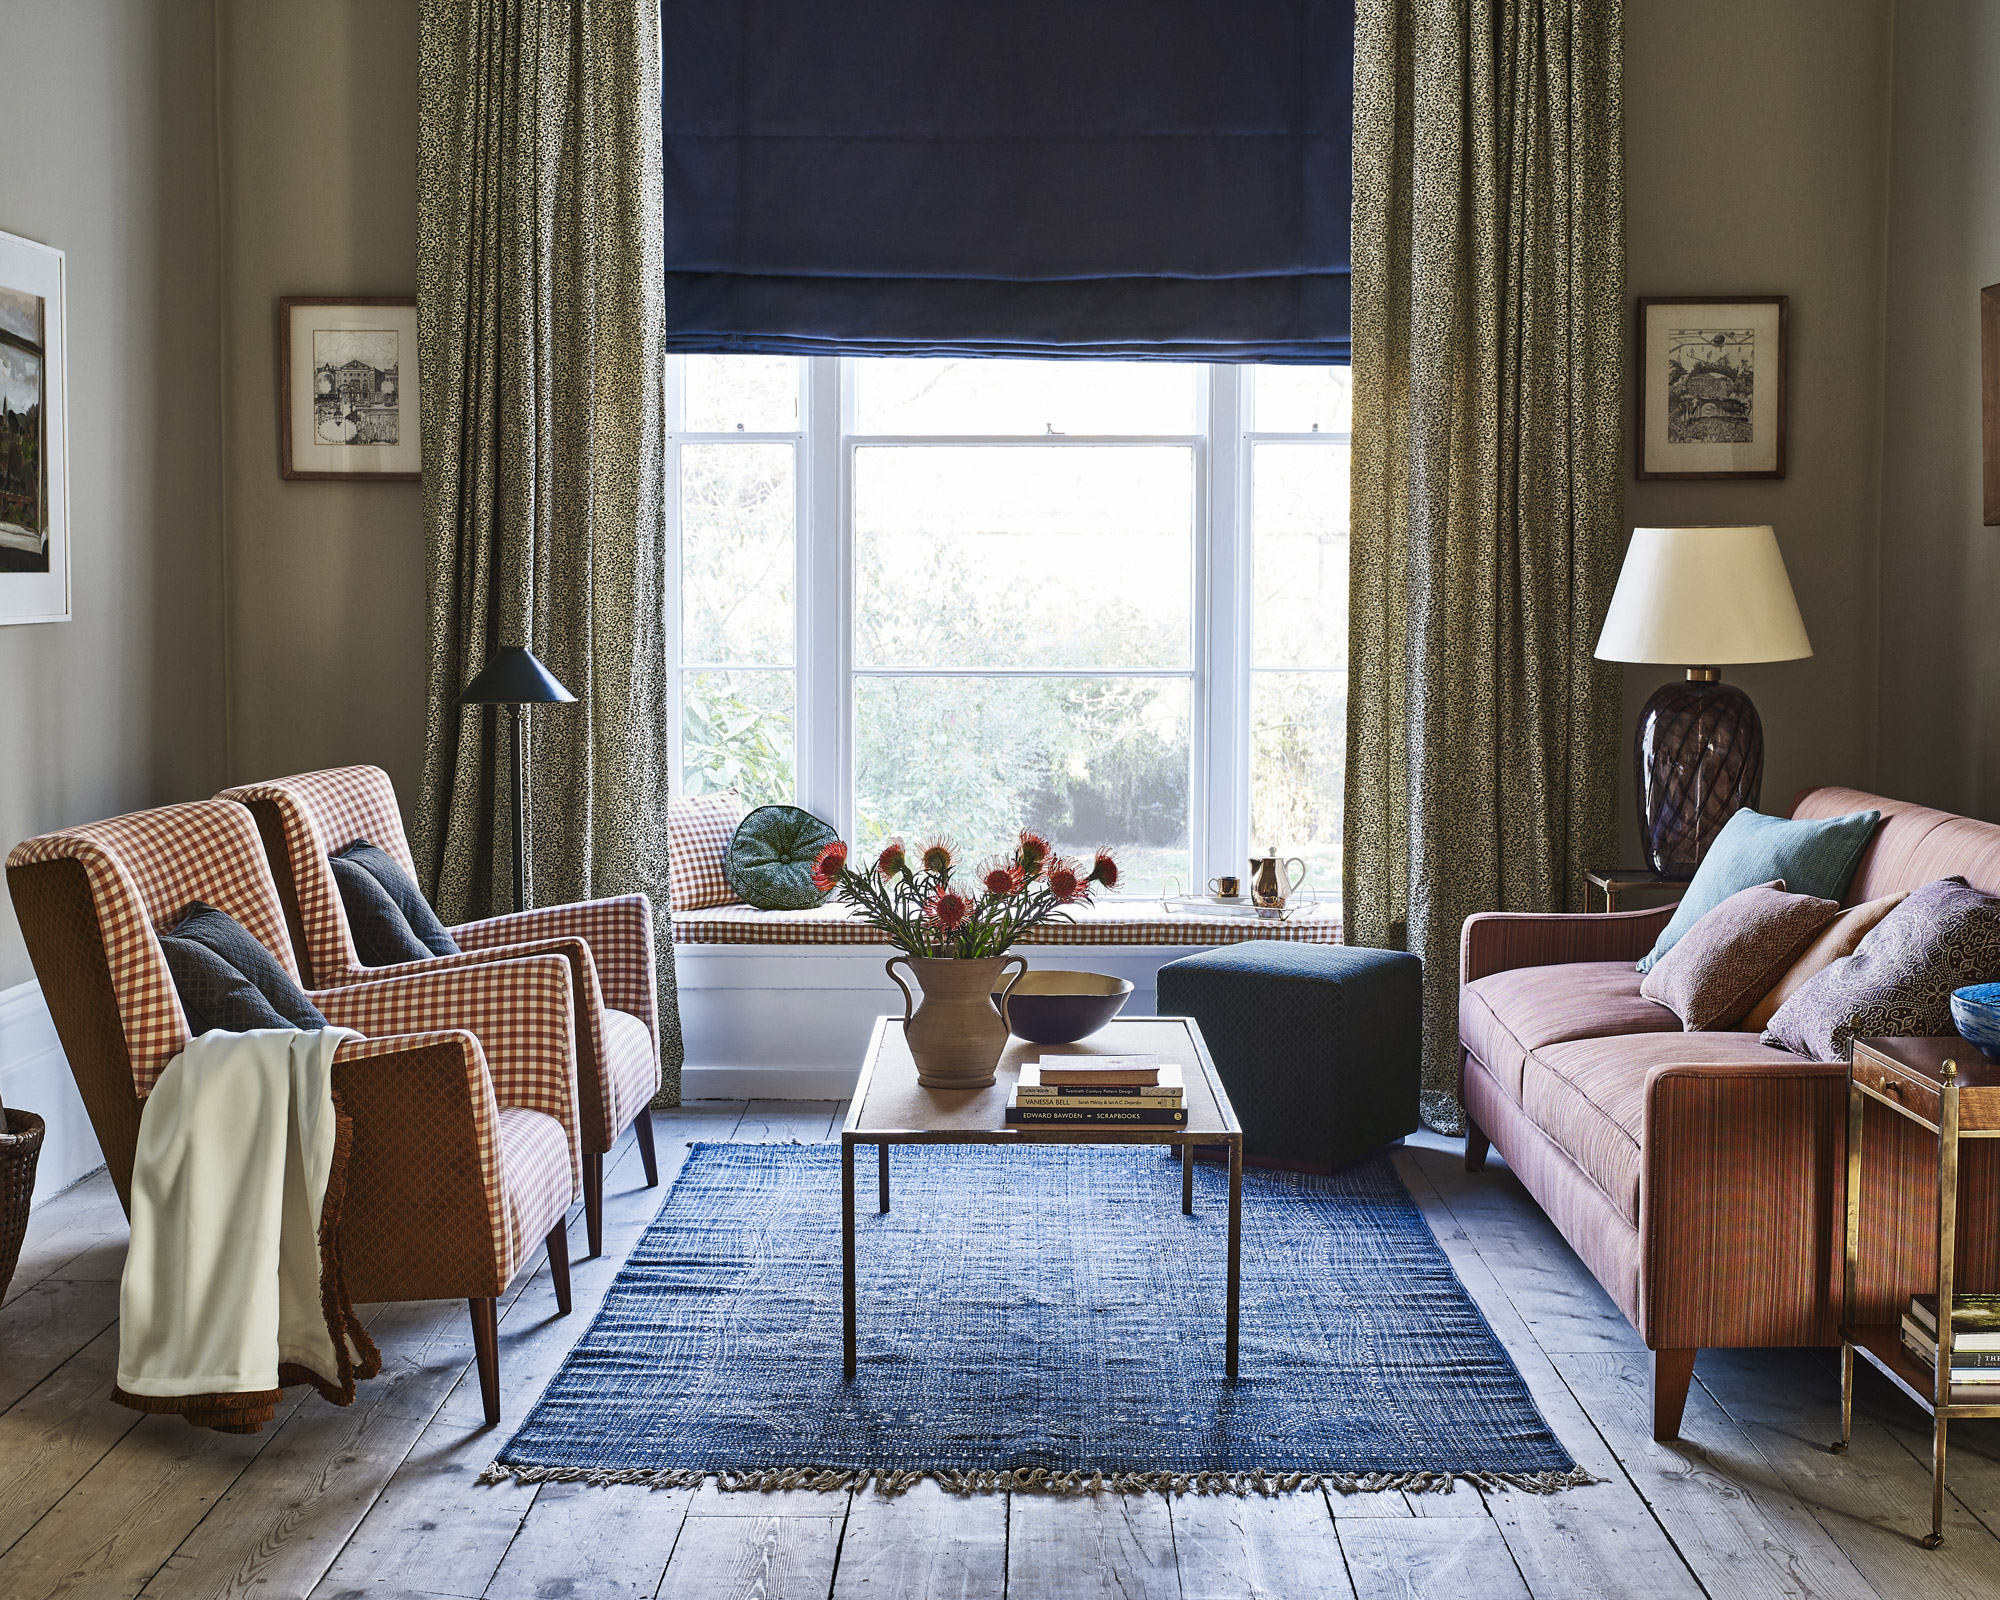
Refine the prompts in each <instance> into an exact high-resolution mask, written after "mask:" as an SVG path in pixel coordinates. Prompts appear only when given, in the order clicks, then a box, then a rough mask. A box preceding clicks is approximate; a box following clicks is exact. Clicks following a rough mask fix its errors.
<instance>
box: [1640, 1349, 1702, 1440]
mask: <svg viewBox="0 0 2000 1600" xmlns="http://www.w3.org/2000/svg"><path fill="white" fill-rule="evenodd" d="M1651 1355H1652V1361H1651V1369H1652V1370H1651V1372H1650V1373H1649V1375H1648V1376H1649V1380H1650V1381H1649V1382H1648V1384H1647V1387H1648V1388H1649V1389H1650V1390H1651V1391H1652V1397H1653V1437H1654V1438H1655V1439H1657V1440H1659V1441H1660V1442H1661V1443H1662V1444H1665V1443H1667V1442H1669V1441H1670V1440H1674V1439H1678V1438H1679V1437H1680V1436H1681V1412H1682V1411H1684V1410H1686V1409H1687V1397H1688V1385H1689V1384H1690V1383H1691V1382H1693V1380H1694V1357H1695V1353H1694V1351H1692V1350H1655V1351H1653V1352H1651Z"/></svg>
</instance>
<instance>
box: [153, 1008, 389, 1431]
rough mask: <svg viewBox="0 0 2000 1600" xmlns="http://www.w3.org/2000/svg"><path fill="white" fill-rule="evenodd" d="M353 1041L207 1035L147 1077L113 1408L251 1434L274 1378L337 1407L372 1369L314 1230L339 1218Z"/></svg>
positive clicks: (335, 1034) (328, 1244)
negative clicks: (340, 1085)
mask: <svg viewBox="0 0 2000 1600" xmlns="http://www.w3.org/2000/svg"><path fill="white" fill-rule="evenodd" d="M355 1037H357V1035H355V1034H353V1033H351V1032H350V1031H348V1030H346V1029H343V1028H328V1029H326V1030H324V1031H323V1032H315V1033H302V1032H299V1031H297V1030H295V1029H290V1028H265V1029H258V1030H255V1031H253V1032H250V1033H223V1032H220V1031H217V1032H212V1033H205V1034H203V1035H202V1036H201V1037H200V1038H199V1039H196V1040H195V1041H194V1042H193V1043H192V1044H190V1045H189V1046H188V1047H187V1049H186V1050H184V1051H182V1052H181V1054H179V1055H178V1056H176V1057H174V1059H173V1060H172V1061H171V1062H169V1063H168V1064H167V1068H166V1070H165V1071H164V1072H163V1073H161V1074H160V1078H159V1081H158V1083H156V1084H155V1085H154V1087H153V1092H152V1094H151V1095H150V1096H149V1097H148V1098H147V1100H146V1103H145V1106H144V1108H143V1109H142V1110H141V1112H140V1116H139V1145H138V1151H137V1154H136V1155H135V1157H134V1159H133V1162H132V1244H131V1251H130V1253H129V1254H128V1255H127V1256H126V1259H125V1277H124V1281H123V1284H122V1285H121V1287H120V1290H119V1297H118V1314H119V1328H118V1388H117V1391H116V1392H115V1394H114V1398H115V1399H117V1400H119V1401H120V1402H121V1403H123V1404H125V1405H129V1406H133V1407H135V1408H136V1409H138V1410H141V1411H171V1412H178V1413H180V1414H181V1415H183V1416H185V1417H186V1418H187V1420H188V1421H189V1422H191V1423H194V1424H196V1425H197V1426H204V1427H213V1428H220V1429H223V1430H225V1431H229V1432H247V1433H254V1432H256V1431H257V1430H258V1429H259V1428H261V1427H262V1425H263V1423H264V1422H266V1421H268V1420H269V1419H270V1417H271V1415H272V1413H273V1411H274V1410H275V1408H276V1405H277V1402H278V1398H279V1389H280V1387H281V1385H283V1384H289V1383H301V1382H306V1383H311V1384H312V1385H313V1386H314V1387H315V1388H317V1389H318V1390H319V1391H320V1392H321V1393H322V1394H324V1395H326V1396H327V1398H328V1399H330V1400H333V1401H335V1402H336V1403H337V1404H342V1405H344V1404H347V1403H348V1402H349V1401H351V1400H352V1399H353V1396H354V1379H355V1378H356V1377H357V1376H359V1377H368V1376H372V1375H373V1373H374V1372H375V1371H377V1370H379V1368H380V1359H379V1357H377V1356H376V1354H375V1349H374V1346H373V1345H372V1344H371V1343H370V1342H369V1340H368V1336H367V1335H366V1333H364V1332H362V1331H361V1327H360V1324H359V1322H358V1321H357V1320H356V1319H355V1318H354V1316H353V1311H352V1308H351V1307H350V1306H349V1305H348V1303H347V1297H346V1291H345V1287H344V1286H343V1285H341V1284H340V1283H339V1282H338V1258H337V1255H336V1253H335V1252H334V1251H333V1249H332V1234H333V1228H332V1226H328V1227H327V1228H325V1229H324V1230H323V1229H322V1222H323V1221H329V1220H330V1222H331V1223H335V1224H337V1221H338V1200H339V1194H340V1190H341V1187H342V1186H343V1185H344V1181H345V1167H346V1141H345V1140H343V1139H341V1137H340V1127H339V1121H340V1119H339V1116H338V1112H337V1109H336V1107H335V1105H334V1099H333V1057H334V1052H335V1051H336V1050H337V1049H339V1047H340V1044H341V1042H342V1041H343V1040H345V1039H350V1038H355ZM330 1183H331V1184H332V1185H333V1188H334V1195H333V1204H332V1206H331V1207H329V1205H328V1189H329V1184H330ZM329 1211H331V1212H332V1216H331V1218H330V1219H329V1218H328V1216H327V1213H328V1212H329Z"/></svg>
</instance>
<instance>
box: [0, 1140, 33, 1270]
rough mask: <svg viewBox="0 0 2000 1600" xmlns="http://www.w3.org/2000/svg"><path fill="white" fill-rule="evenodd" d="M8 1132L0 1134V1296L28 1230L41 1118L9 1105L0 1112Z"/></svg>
mask: <svg viewBox="0 0 2000 1600" xmlns="http://www.w3.org/2000/svg"><path fill="white" fill-rule="evenodd" d="M0 1117H4V1118H5V1119H6V1128H7V1132H6V1134H4V1135H0V1295H5V1294H6V1292H7V1285H8V1284H9V1283H11V1282H12V1281H13V1279H14V1266H15V1263H16V1262H18V1261H19V1260H20V1259H21V1239H22V1237H23V1235H25V1234H26V1233H27V1231H28V1201H29V1199H30V1197H31V1196H32V1195H33V1194H34V1192H35V1163H36V1162H37V1161H38V1160H40V1159H41V1154H42V1134H43V1132H44V1127H43V1123H42V1119H41V1118H40V1117H38V1116H36V1115H35V1114H34V1112H32V1111H16V1110H15V1109H14V1108H13V1107H12V1106H8V1107H7V1108H6V1109H5V1110H4V1111H0Z"/></svg>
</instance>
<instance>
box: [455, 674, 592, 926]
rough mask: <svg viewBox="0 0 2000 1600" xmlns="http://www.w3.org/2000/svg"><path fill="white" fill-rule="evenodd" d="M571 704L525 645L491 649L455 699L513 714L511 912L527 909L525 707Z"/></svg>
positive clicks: (551, 676) (526, 745) (570, 698)
mask: <svg viewBox="0 0 2000 1600" xmlns="http://www.w3.org/2000/svg"><path fill="white" fill-rule="evenodd" d="M575 699H576V696H575V695H573V694H571V693H570V692H569V690H567V689H565V688H564V687H563V686H562V685H561V684H560V683H558V682H557V681H556V678H555V674H554V673H552V672H550V671H549V669H548V668H547V667H545V666H543V665H542V664H541V662H539V661H537V660H536V659H535V653H534V651H532V650H530V649H528V648H527V646H525V645H518V644H503V645H499V646H496V647H495V649H494V651H493V654H492V655H490V656H488V657H487V658H486V665H485V667H484V668H483V669H482V670H481V672H480V674H479V676H478V677H476V678H474V679H473V680H472V682H471V683H469V684H467V685H466V686H465V693H464V694H462V695H460V696H459V697H458V703H459V704H460V705H462V706H506V707H508V708H509V709H510V710H511V711H512V712H513V713H514V909H515V910H516V911H526V910H527V909H528V819H527V802H526V793H527V788H528V744H527V740H526V738H525V737H524V735H525V734H526V732H527V727H526V723H527V708H528V707H529V706H545V705H564V704H567V703H569V702H571V701H573V700H575Z"/></svg>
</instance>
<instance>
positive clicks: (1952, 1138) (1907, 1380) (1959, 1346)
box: [1833, 1036, 2000, 1550]
mask: <svg viewBox="0 0 2000 1600" xmlns="http://www.w3.org/2000/svg"><path fill="white" fill-rule="evenodd" d="M1871 1101H1872V1102H1873V1103H1874V1104H1876V1105H1879V1106H1882V1107H1885V1108H1887V1109H1888V1110H1889V1111H1891V1112H1893V1113H1894V1114H1895V1115H1897V1116H1899V1117H1903V1118H1905V1119H1907V1120H1909V1121H1911V1122H1914V1123H1916V1124H1917V1125H1918V1126H1919V1127H1921V1128H1923V1129H1925V1130H1926V1131H1927V1132H1929V1133H1930V1134H1931V1135H1932V1136H1933V1137H1934V1138H1935V1139H1936V1140H1937V1146H1938V1164H1937V1219H1938V1226H1937V1268H1936V1272H1937V1280H1936V1289H1935V1291H1934V1292H1933V1293H1931V1294H1924V1293H1917V1294H1915V1295H1912V1296H1911V1298H1910V1302H1909V1308H1908V1310H1907V1311H1905V1312H1904V1313H1903V1315H1902V1318H1901V1320H1900V1322H1895V1323H1858V1322H1856V1320H1855V1309H1856V1298H1857V1294H1856V1288H1857V1282H1858V1280H1859V1277H1860V1262H1859V1255H1860V1245H1861V1238H1862V1227H1861V1204H1862V1194H1861V1183H1862V1179H1861V1172H1862V1166H1861V1146H1862V1133H1863V1130H1864V1127H1865V1123H1866V1112H1867V1108H1868V1105H1869V1103H1870V1102H1871ZM1993 1138H2000V1065H1996V1064H1995V1063H1994V1062H1991V1061H1989V1060H1987V1059H1986V1058H1985V1057H1984V1056H1983V1055H1981V1054H1980V1053H1979V1050H1978V1048H1977V1046H1975V1045H1973V1044H1972V1043H1970V1042H1969V1041H1968V1040H1965V1039H1961V1038H1958V1037H1956V1036H1953V1037H1950V1038H1909V1039H1857V1040H1855V1041H1854V1059H1853V1061H1852V1063H1851V1064H1850V1065H1849V1067H1848V1069H1847V1214H1846V1218H1845V1224H1846V1226H1845V1246H1844V1249H1843V1252H1842V1255H1843V1268H1844V1270H1843V1274H1842V1301H1841V1306H1842V1316H1841V1328H1840V1338H1841V1347H1840V1442H1839V1443H1837V1444H1836V1445H1834V1447H1833V1448H1834V1449H1835V1450H1836V1451H1842V1450H1845V1449H1846V1448H1847V1445H1848V1441H1849V1439H1850V1438H1851V1437H1852V1434H1853V1422H1854V1363H1855V1358H1856V1357H1857V1356H1859V1357H1860V1358H1861V1359H1862V1360H1864V1361H1866V1362H1867V1363H1868V1364H1869V1365H1870V1366H1872V1367H1874V1368H1876V1369H1877V1370H1878V1371H1879V1372H1881V1373H1882V1375H1883V1376H1884V1377H1886V1378H1887V1379H1888V1380H1889V1381H1890V1382H1891V1383H1893V1384H1894V1385H1895V1386H1896V1387H1897V1388H1898V1389H1900V1390H1901V1391H1902V1392H1903V1394H1904V1395H1905V1396H1907V1397H1908V1398H1909V1399H1910V1400H1912V1401H1914V1402H1915V1403H1916V1404H1917V1405H1918V1406H1920V1407H1921V1408H1922V1409H1923V1410H1924V1411H1925V1412H1927V1413H1928V1414H1929V1416H1930V1419H1931V1531H1930V1532H1929V1533H1928V1534H1926V1535H1925V1536H1924V1540H1923V1543H1924V1548H1925V1549H1927V1550H1935V1549H1936V1548H1937V1547H1938V1546H1939V1545H1941V1544H1943V1543H1944V1475H1945V1446H1946V1441H1947V1437H1948V1434H1949V1424H1950V1423H1952V1422H1954V1421H1959V1420H1965V1419H1970V1418H1975V1417H2000V1296H1996V1295H1976V1294H1958V1293H1955V1292H1954V1288H1955V1285H1954V1283H1953V1275H1954V1273H1955V1272H1956V1270H1957V1252H1958V1209H1959V1198H1960V1197H1959V1192H1958V1158H1959V1145H1960V1143H1961V1141H1963V1140H1967V1139H1993ZM1977 1201H1978V1203H1982V1204H1990V1203H1991V1197H1990V1196H1978V1197H1977ZM1940 1305H1948V1306H1950V1307H1951V1308H1952V1311H1951V1316H1950V1318H1949V1319H1948V1320H1947V1322H1946V1323H1945V1325H1944V1326H1943V1327H1942V1328H1940V1326H1939V1321H1938V1308H1939V1306H1940ZM1940 1343H1942V1344H1943V1346H1944V1350H1945V1354H1946V1357H1947V1359H1946V1361H1945V1363H1944V1367H1943V1370H1940V1365H1939V1360H1938V1346H1939V1344H1940Z"/></svg>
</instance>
